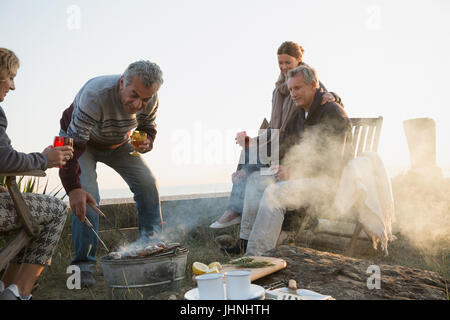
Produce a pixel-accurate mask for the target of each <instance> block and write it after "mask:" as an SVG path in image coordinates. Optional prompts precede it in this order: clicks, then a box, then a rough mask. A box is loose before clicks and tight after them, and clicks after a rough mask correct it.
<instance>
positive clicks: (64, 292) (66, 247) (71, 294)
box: [0, 176, 450, 300]
mask: <svg viewBox="0 0 450 320" xmlns="http://www.w3.org/2000/svg"><path fill="white" fill-rule="evenodd" d="M411 179H412V178H411V177H409V176H400V177H397V178H396V179H393V192H394V196H395V199H396V210H397V217H398V223H399V225H401V227H402V228H400V229H399V230H397V235H398V239H397V240H396V241H394V242H392V243H391V244H390V246H389V252H390V255H389V256H388V257H383V256H381V255H379V254H378V253H377V252H375V251H374V250H373V249H372V248H371V247H370V245H368V244H367V250H363V251H360V252H358V253H357V254H358V256H357V258H362V259H370V260H374V261H376V262H379V263H384V264H395V265H402V266H406V267H410V268H418V269H423V270H431V271H435V272H438V273H439V274H440V275H442V276H443V277H444V279H447V280H448V279H450V239H449V235H448V233H450V232H449V231H450V229H446V228H447V226H446V224H447V225H448V223H449V222H450V216H449V214H450V199H449V198H448V194H450V193H449V192H450V183H449V181H448V180H446V181H443V182H442V183H441V185H438V184H436V181H434V182H433V183H432V184H427V185H426V186H422V187H420V186H418V185H417V183H414V181H411ZM407 185H409V186H412V188H408V189H406V188H404V186H407ZM433 210H434V211H433ZM430 212H431V213H433V214H431V213H430ZM209 216H211V215H209ZM423 216H425V217H427V218H426V219H423V218H421V217H423ZM435 218H436V219H435ZM442 219H444V220H442ZM405 221H412V222H414V223H410V224H403V222H405ZM210 222H211V221H201V223H200V224H199V226H197V227H196V228H195V229H190V230H182V229H180V228H182V227H180V226H176V227H175V229H173V230H170V229H168V234H173V235H176V237H175V238H174V239H172V240H175V241H177V240H178V242H181V243H182V245H183V246H185V247H186V248H187V249H188V250H189V255H188V259H187V266H186V273H185V275H186V276H185V280H184V288H189V287H194V286H195V284H194V282H193V280H192V263H193V262H195V261H200V262H203V263H207V264H208V263H211V262H213V261H219V262H220V263H226V262H228V261H229V260H231V259H232V258H236V257H231V256H228V255H225V254H223V253H222V252H221V251H220V250H219V244H218V243H217V242H216V241H215V238H216V237H217V236H218V235H220V234H229V235H232V236H233V237H234V238H235V239H238V237H239V229H238V227H237V226H233V227H230V228H227V229H225V230H212V229H210V228H209V227H208V225H209V223H210ZM436 228H437V229H436ZM434 231H436V232H434ZM444 231H446V232H444ZM414 232H418V233H417V234H415V233H414ZM418 234H420V235H422V236H421V237H420V238H419V237H418V236H417V235H418ZM425 235H428V236H431V237H425ZM177 237H178V238H177ZM313 238H314V236H311V235H308V234H306V236H305V237H304V238H302V239H298V240H297V242H296V245H297V246H303V247H310V248H312V249H318V250H326V251H330V252H334V253H341V254H342V253H343V251H342V250H340V249H331V248H326V247H325V248H324V247H317V246H316V247H314V246H313V245H312V243H313V241H311V240H312V239H313ZM121 240H122V239H121V236H120V234H118V233H117V232H112V233H111V234H110V237H109V238H108V239H107V240H106V239H105V241H106V242H107V245H108V246H109V247H110V248H114V247H118V246H119V245H120V244H121V243H122V242H121ZM419 240H421V241H419ZM5 241H6V239H5V238H0V247H1V246H3V245H4V244H5ZM73 252H74V250H73V246H72V243H71V237H70V221H68V222H67V223H66V226H65V229H64V231H63V235H62V237H61V240H60V242H59V245H58V247H57V249H56V252H55V254H54V256H53V263H52V266H51V267H49V268H47V269H46V270H45V271H44V272H43V274H42V276H41V277H40V279H39V280H38V283H37V286H36V288H35V290H34V292H33V296H34V298H35V299H88V300H96V299H106V298H107V292H106V284H105V281H104V279H103V275H102V270H101V266H100V264H98V265H97V267H96V269H95V273H94V275H95V278H96V280H97V285H96V286H95V287H94V288H93V289H81V290H68V289H67V287H66V281H67V278H68V276H69V274H67V273H66V270H67V267H68V266H69V264H70V262H71V260H72V258H73ZM104 254H105V252H104V251H103V250H102V248H101V246H99V249H98V251H97V257H98V258H99V257H101V256H103V255H104ZM447 297H448V298H449V299H450V297H449V294H448V290H447ZM140 298H142V297H136V299H140ZM178 298H180V297H178Z"/></svg>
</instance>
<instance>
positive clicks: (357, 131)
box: [346, 117, 383, 257]
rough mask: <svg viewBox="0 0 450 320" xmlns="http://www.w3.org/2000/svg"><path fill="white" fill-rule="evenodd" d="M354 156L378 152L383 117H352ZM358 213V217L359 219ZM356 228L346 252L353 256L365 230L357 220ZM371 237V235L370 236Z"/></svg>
mask: <svg viewBox="0 0 450 320" xmlns="http://www.w3.org/2000/svg"><path fill="white" fill-rule="evenodd" d="M351 121H352V124H353V128H352V141H353V157H354V158H356V157H358V156H360V155H361V154H362V153H363V152H377V151H378V144H379V142H380V134H381V127H382V125H383V117H378V118H352V119H351ZM357 218H358V217H357V215H356V219H357ZM355 223H356V225H355V230H354V231H353V235H352V238H351V241H350V245H349V246H348V248H347V251H346V254H347V255H348V256H350V257H352V256H353V253H354V250H355V246H356V242H357V241H358V237H359V234H360V233H361V231H362V230H363V226H362V224H361V223H360V222H359V221H358V220H356V221H355ZM369 238H370V237H369Z"/></svg>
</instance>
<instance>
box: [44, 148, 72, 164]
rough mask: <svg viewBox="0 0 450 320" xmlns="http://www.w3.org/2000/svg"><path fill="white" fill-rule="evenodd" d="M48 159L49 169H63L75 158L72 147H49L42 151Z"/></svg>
mask: <svg viewBox="0 0 450 320" xmlns="http://www.w3.org/2000/svg"><path fill="white" fill-rule="evenodd" d="M42 153H43V154H45V155H46V156H47V158H48V168H55V167H62V166H63V165H65V164H66V163H67V161H69V160H70V159H72V158H73V148H72V147H71V146H63V147H56V148H54V147H53V146H48V147H47V148H45V150H44V151H42Z"/></svg>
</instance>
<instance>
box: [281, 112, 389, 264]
mask: <svg viewBox="0 0 450 320" xmlns="http://www.w3.org/2000/svg"><path fill="white" fill-rule="evenodd" d="M350 120H351V121H352V125H353V127H352V132H351V137H348V138H350V139H348V140H347V141H349V140H350V141H352V148H353V149H352V157H353V158H356V157H358V156H360V155H361V154H362V153H363V152H377V151H378V144H379V140H380V134H381V127H382V125H383V117H378V118H351V119H350ZM293 215H294V217H289V219H290V221H294V222H295V223H296V224H297V225H298V226H296V229H297V232H296V237H299V236H300V235H301V234H302V233H303V231H304V229H305V227H306V224H307V222H308V220H309V219H310V216H309V215H308V214H306V212H305V210H304V208H301V209H299V210H296V211H295V214H293ZM319 216H320V214H319ZM295 218H297V220H295ZM290 221H289V222H290ZM342 221H345V222H351V223H355V229H354V231H353V235H351V236H349V235H347V234H343V233H336V232H331V231H320V232H317V233H323V234H329V235H333V236H343V237H351V241H350V244H349V246H348V248H347V249H346V255H348V256H353V253H354V249H355V246H356V243H357V241H358V237H359V235H360V233H361V231H362V230H363V227H362V225H361V223H359V221H358V213H357V212H351V213H349V216H345V217H342ZM285 228H286V227H285V225H283V229H285ZM285 236H287V234H284V235H283V236H280V238H279V239H278V244H280V243H281V242H282V241H283V240H284V239H283V238H284V237H285Z"/></svg>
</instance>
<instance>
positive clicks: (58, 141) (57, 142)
mask: <svg viewBox="0 0 450 320" xmlns="http://www.w3.org/2000/svg"><path fill="white" fill-rule="evenodd" d="M63 146H71V147H72V148H73V138H69V137H58V136H56V137H55V139H54V140H53V147H54V148H56V147H63ZM59 168H60V169H61V167H59Z"/></svg>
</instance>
